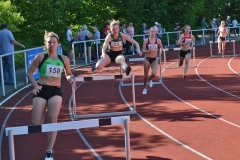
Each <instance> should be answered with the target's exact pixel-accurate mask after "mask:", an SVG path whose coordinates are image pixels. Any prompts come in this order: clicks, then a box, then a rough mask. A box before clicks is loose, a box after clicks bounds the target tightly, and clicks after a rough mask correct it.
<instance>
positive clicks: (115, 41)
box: [106, 32, 123, 62]
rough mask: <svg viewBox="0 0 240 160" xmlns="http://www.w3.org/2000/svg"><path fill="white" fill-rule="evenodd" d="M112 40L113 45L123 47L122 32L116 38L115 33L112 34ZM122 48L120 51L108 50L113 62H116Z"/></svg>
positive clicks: (111, 44)
mask: <svg viewBox="0 0 240 160" xmlns="http://www.w3.org/2000/svg"><path fill="white" fill-rule="evenodd" d="M111 38H112V40H111V42H110V43H109V45H110V46H111V47H113V48H114V47H121V48H122V47H123V40H122V36H121V34H120V32H119V33H118V38H117V39H114V37H113V34H111ZM122 52H123V51H122V50H119V51H113V50H108V51H107V53H106V54H107V55H108V56H109V58H110V59H111V62H115V59H116V58H117V56H118V55H120V54H122Z"/></svg>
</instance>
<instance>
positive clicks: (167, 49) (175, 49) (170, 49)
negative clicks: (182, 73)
mask: <svg viewBox="0 0 240 160" xmlns="http://www.w3.org/2000/svg"><path fill="white" fill-rule="evenodd" d="M180 49H181V48H165V49H163V53H164V68H165V69H175V68H183V67H184V66H181V67H178V66H175V67H169V66H167V58H166V51H179V50H180ZM192 59H193V65H192V66H189V67H188V68H196V67H197V65H196V62H195V47H194V48H193V57H192Z"/></svg>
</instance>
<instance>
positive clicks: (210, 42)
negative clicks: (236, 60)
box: [209, 40, 238, 57]
mask: <svg viewBox="0 0 240 160" xmlns="http://www.w3.org/2000/svg"><path fill="white" fill-rule="evenodd" d="M226 42H231V43H232V44H233V51H232V54H229V55H226V54H222V53H221V54H217V55H213V48H212V44H213V41H209V45H210V57H224V56H230V57H236V56H238V55H237V54H236V53H235V40H226ZM215 43H218V42H215Z"/></svg>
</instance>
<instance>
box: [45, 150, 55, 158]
mask: <svg viewBox="0 0 240 160" xmlns="http://www.w3.org/2000/svg"><path fill="white" fill-rule="evenodd" d="M45 160H54V159H53V154H52V152H51V151H46V158H45Z"/></svg>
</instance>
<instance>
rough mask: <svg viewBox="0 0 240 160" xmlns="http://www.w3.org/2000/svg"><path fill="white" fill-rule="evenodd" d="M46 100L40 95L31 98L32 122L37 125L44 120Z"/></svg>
mask: <svg viewBox="0 0 240 160" xmlns="http://www.w3.org/2000/svg"><path fill="white" fill-rule="evenodd" d="M46 105H47V101H46V100H45V99H43V98H41V97H34V98H33V107H32V124H34V125H39V124H42V123H43V121H44V115H45V111H46Z"/></svg>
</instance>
